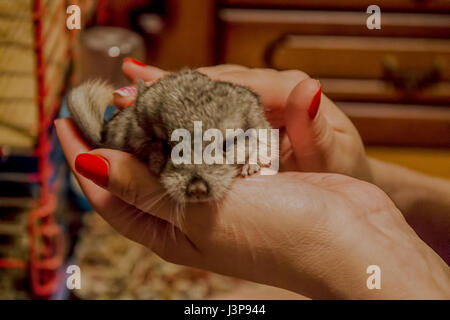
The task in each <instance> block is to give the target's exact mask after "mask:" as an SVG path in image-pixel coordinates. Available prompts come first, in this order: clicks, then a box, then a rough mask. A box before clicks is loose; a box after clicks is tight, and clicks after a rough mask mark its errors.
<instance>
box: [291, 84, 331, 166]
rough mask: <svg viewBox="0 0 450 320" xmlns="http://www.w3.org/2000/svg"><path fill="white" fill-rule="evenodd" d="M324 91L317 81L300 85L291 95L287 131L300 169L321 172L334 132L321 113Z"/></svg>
mask: <svg viewBox="0 0 450 320" xmlns="http://www.w3.org/2000/svg"><path fill="white" fill-rule="evenodd" d="M321 98H322V90H321V86H320V83H319V82H318V81H317V80H314V79H307V80H304V81H302V82H300V83H299V84H298V85H297V86H296V87H295V88H294V89H293V90H292V93H291V94H290V96H289V98H288V101H287V106H286V110H285V125H286V132H287V134H288V137H289V140H290V142H291V146H292V149H293V151H294V156H295V159H296V162H297V165H298V166H299V168H303V169H305V170H308V171H321V169H322V168H323V167H324V162H325V161H326V155H325V151H326V150H327V147H326V146H330V145H332V143H333V139H334V135H333V129H332V127H331V126H330V124H329V123H328V121H327V119H326V118H325V117H324V115H323V112H321V110H320V106H321Z"/></svg>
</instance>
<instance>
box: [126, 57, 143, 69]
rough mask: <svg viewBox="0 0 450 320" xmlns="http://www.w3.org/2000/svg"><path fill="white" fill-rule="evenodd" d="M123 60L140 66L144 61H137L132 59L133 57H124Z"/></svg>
mask: <svg viewBox="0 0 450 320" xmlns="http://www.w3.org/2000/svg"><path fill="white" fill-rule="evenodd" d="M123 62H131V63H134V64H136V65H138V66H141V67H143V66H145V63H143V62H141V61H139V60H137V59H134V58H124V59H123Z"/></svg>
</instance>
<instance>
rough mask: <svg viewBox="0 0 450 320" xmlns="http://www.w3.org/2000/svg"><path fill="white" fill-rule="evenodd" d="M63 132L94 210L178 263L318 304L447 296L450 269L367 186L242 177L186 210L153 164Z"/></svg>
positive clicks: (302, 176) (326, 179)
mask: <svg viewBox="0 0 450 320" xmlns="http://www.w3.org/2000/svg"><path fill="white" fill-rule="evenodd" d="M56 128H57V133H58V137H59V139H60V142H61V145H62V147H63V150H64V153H65V155H66V158H67V160H68V163H69V165H70V166H71V167H72V169H73V170H74V172H75V174H76V177H77V179H78V181H79V182H80V185H81V188H82V189H83V191H84V193H85V195H86V196H87V198H88V199H89V201H90V203H91V204H92V206H93V207H94V209H95V210H96V211H97V212H98V213H100V214H101V215H102V216H103V217H104V218H105V220H107V222H109V223H110V224H111V225H112V226H113V227H114V228H115V229H116V230H118V231H119V232H120V233H122V234H123V235H125V236H126V237H128V238H130V239H132V240H134V241H136V242H139V243H141V244H143V245H145V246H147V247H149V248H150V249H151V250H153V251H154V252H155V253H157V254H158V255H160V256H161V257H162V258H164V259H166V260H168V261H170V262H174V263H178V264H183V265H188V266H194V267H199V268H203V269H207V270H211V271H214V272H218V273H222V274H227V275H232V276H236V277H240V278H243V279H247V280H251V281H255V282H260V283H265V284H269V285H273V286H278V287H281V288H285V289H288V290H292V291H295V292H298V293H301V294H304V295H307V296H309V297H311V298H441V297H445V295H447V297H448V294H449V293H448V288H449V281H450V280H449V278H450V276H449V272H448V267H447V266H446V265H445V263H444V262H443V261H442V260H441V259H440V258H439V257H438V256H437V255H436V254H435V253H434V252H433V251H432V250H431V249H430V248H428V247H427V246H426V245H425V244H424V243H423V242H422V241H421V240H420V239H419V238H418V237H417V235H416V234H415V233H414V232H413V231H412V229H411V228H410V227H409V226H408V225H407V224H406V222H405V220H404V218H403V217H402V215H401V214H400V213H399V211H398V210H397V209H396V208H395V206H394V205H393V204H392V202H391V201H390V200H389V198H388V197H387V196H386V195H385V194H384V193H383V192H382V191H381V190H379V189H378V188H377V187H375V186H373V185H371V184H369V183H367V182H363V181H359V180H356V179H353V178H350V177H347V176H343V175H336V174H318V173H299V172H285V173H280V174H278V175H275V176H255V177H251V178H246V179H243V178H237V179H236V180H235V181H234V182H233V184H232V188H231V191H230V192H229V193H228V195H227V196H226V197H225V199H224V200H223V201H221V202H220V203H217V204H215V205H209V204H192V205H188V206H186V208H177V207H176V206H174V205H173V203H172V202H171V201H170V199H167V198H166V197H164V196H163V194H164V193H163V190H162V187H161V185H160V184H159V182H158V181H157V179H156V178H155V177H154V176H152V175H151V174H150V172H149V170H148V167H147V166H146V165H145V164H144V163H142V162H140V161H138V160H137V159H136V158H134V157H133V156H131V155H130V154H127V153H124V152H120V151H116V150H109V149H97V150H90V149H89V148H88V146H87V145H86V144H85V142H84V141H83V140H82V139H81V138H80V136H79V135H78V133H77V130H76V128H75V127H74V125H73V123H72V122H71V121H70V120H69V119H62V120H57V121H56ZM369 265H377V266H379V267H380V269H381V272H382V289H381V290H369V289H368V288H367V285H366V281H367V277H368V276H369V275H368V274H367V273H366V269H367V267H368V266H369ZM446 290H447V291H446Z"/></svg>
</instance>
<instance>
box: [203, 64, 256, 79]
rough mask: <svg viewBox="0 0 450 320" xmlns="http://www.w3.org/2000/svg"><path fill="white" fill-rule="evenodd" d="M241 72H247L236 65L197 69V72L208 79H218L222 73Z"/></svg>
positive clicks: (245, 68)
mask: <svg viewBox="0 0 450 320" xmlns="http://www.w3.org/2000/svg"><path fill="white" fill-rule="evenodd" d="M243 70H248V68H247V67H244V66H240V65H237V64H220V65H218V66H211V67H202V68H198V69H197V71H198V72H200V73H203V74H205V75H207V76H208V77H210V78H215V77H218V76H219V75H220V74H221V73H224V72H231V71H243Z"/></svg>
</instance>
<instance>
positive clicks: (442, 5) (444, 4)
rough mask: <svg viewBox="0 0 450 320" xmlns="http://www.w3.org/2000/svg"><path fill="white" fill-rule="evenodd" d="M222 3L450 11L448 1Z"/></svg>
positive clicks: (229, 2)
mask: <svg viewBox="0 0 450 320" xmlns="http://www.w3.org/2000/svg"><path fill="white" fill-rule="evenodd" d="M220 3H221V4H222V5H224V6H246V7H272V8H285V7H289V8H320V9H355V10H356V9H359V10H365V9H366V8H367V7H368V6H370V5H372V4H376V5H378V6H379V7H380V8H381V10H407V11H409V10H411V11H441V12H442V11H450V2H449V1H448V0H423V1H420V0H378V1H373V0H341V1H336V0H221V1H220Z"/></svg>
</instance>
